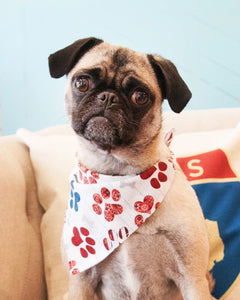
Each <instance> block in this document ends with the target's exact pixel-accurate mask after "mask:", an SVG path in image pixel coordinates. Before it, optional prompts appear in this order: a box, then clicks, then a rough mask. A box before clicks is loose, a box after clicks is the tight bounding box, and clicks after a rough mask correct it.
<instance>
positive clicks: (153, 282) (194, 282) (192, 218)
mask: <svg viewBox="0 0 240 300" xmlns="http://www.w3.org/2000/svg"><path fill="white" fill-rule="evenodd" d="M118 49H121V50H122V51H124V52H125V53H126V54H127V57H128V63H127V65H126V68H127V69H128V70H132V71H133V72H134V74H135V75H136V76H138V77H139V78H141V79H142V80H144V82H145V83H146V84H147V85H148V87H149V89H150V90H151V92H152V93H153V94H154V96H155V102H154V105H153V106H152V107H151V109H150V110H149V111H148V112H147V113H146V115H145V116H144V117H143V118H142V120H141V123H140V125H139V130H138V132H137V133H136V137H135V140H134V142H133V143H132V144H131V145H130V146H119V147H114V148H113V149H112V150H111V151H104V150H102V149H100V148H99V147H98V146H97V145H95V144H94V143H92V142H89V141H88V140H86V139H84V137H82V136H79V149H80V151H78V159H79V161H80V162H81V163H82V164H83V165H85V166H86V167H87V168H89V169H91V170H93V171H97V172H99V173H104V174H120V175H127V174H136V173H139V172H142V171H144V170H146V169H148V168H149V167H151V166H152V165H154V164H155V163H156V162H157V161H159V160H161V158H169V157H170V151H169V149H168V147H167V146H166V145H165V142H164V138H163V133H162V132H161V127H162V119H161V103H162V101H163V99H162V93H161V90H160V89H159V85H158V82H157V79H156V76H155V74H154V71H153V69H152V67H151V65H150V63H149V61H148V59H147V56H146V54H142V53H138V52H134V51H133V50H129V49H125V48H121V47H117V46H112V45H109V44H107V43H101V44H100V45H97V46H95V47H94V48H93V49H90V50H89V51H88V52H87V53H86V54H84V56H83V57H82V58H81V59H80V60H79V62H78V63H77V64H76V65H75V66H74V67H73V68H72V69H71V71H70V72H69V74H68V83H67V88H66V111H67V115H68V116H69V118H70V120H71V117H72V113H73V111H74V110H76V109H77V108H76V105H75V103H74V101H73V94H72V88H71V82H72V78H73V76H75V75H76V74H77V73H78V72H79V71H80V70H82V69H89V68H92V67H100V68H105V69H106V70H107V72H108V76H107V78H108V80H111V77H113V76H114V75H115V74H114V72H113V71H112V74H111V67H110V66H111V64H112V57H113V55H114V53H115V52H116V50H118ZM156 59H159V60H161V59H162V58H160V57H156ZM123 72H124V69H123V70H122V72H120V75H121V74H122V73H123ZM120 75H119V76H120ZM208 257H209V245H208V236H207V231H206V226H205V221H204V217H203V214H202V211H201V208H200V205H199V202H198V199H197V197H196V195H195V193H194V191H193V189H192V188H191V187H190V185H189V183H188V182H187V180H186V179H185V176H184V175H183V174H182V172H181V170H180V168H179V167H177V168H176V174H175V178H174V182H173V184H172V187H171V188H170V190H169V192H168V194H167V196H166V198H165V199H164V201H163V202H162V204H161V205H160V207H159V208H158V209H157V210H156V212H155V213H154V214H153V215H152V216H151V217H150V218H149V219H147V221H146V222H145V223H144V224H143V225H142V226H141V227H140V228H139V229H138V230H137V231H136V232H135V233H134V234H132V235H131V236H130V237H129V238H128V239H127V240H126V241H125V242H124V243H123V244H122V245H121V246H120V247H119V248H118V249H117V250H115V252H113V253H112V254H111V255H110V256H109V257H108V258H107V259H105V260H104V261H103V262H101V263H100V264H98V265H96V266H95V267H93V268H91V269H89V270H87V271H85V272H83V273H80V274H77V275H72V276H70V287H69V299H71V300H72V299H79V300H80V299H81V300H91V299H105V300H114V299H118V300H119V299H122V300H127V299H129V300H130V299H131V300H137V299H138V300H140V299H141V300H147V299H148V300H151V299H158V300H160V299H164V300H178V299H184V300H210V299H214V298H213V297H212V296H211V294H210V291H209V290H210V288H209V286H210V287H211V288H212V283H211V282H212V280H211V278H210V276H209V275H207V266H208ZM94 295H95V296H94ZM94 297H96V298H94Z"/></svg>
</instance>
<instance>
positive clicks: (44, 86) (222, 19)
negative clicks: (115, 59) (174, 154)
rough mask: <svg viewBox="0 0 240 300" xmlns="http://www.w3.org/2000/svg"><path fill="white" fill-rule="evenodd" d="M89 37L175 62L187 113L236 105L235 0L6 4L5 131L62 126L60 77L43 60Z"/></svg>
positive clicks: (1, 83)
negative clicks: (186, 90) (188, 94)
mask: <svg viewBox="0 0 240 300" xmlns="http://www.w3.org/2000/svg"><path fill="white" fill-rule="evenodd" d="M88 36H96V37H99V38H103V39H104V40H106V41H108V42H110V43H114V44H119V45H123V46H127V47H131V48H134V49H136V50H138V51H144V52H149V53H158V54H160V55H162V56H164V57H166V58H168V59H170V60H172V61H173V62H174V63H175V64H176V66H177V67H178V69H179V71H180V73H181V74H182V76H183V78H184V79H185V81H186V82H187V84H188V85H189V87H190V89H191V90H192V93H193V98H192V100H191V101H190V103H189V105H188V106H187V109H205V108H219V107H239V106H240V1H239V0H228V1H223V0H218V1H217V0H199V1H194V0H192V1H191V0H189V1H187V0H181V1H180V0H179V1H178V0H175V1H174V0H166V1H163V0H155V1H154V0H145V1H141V0H119V1H113V0H109V1H108V0H101V1H100V0H84V1H83V0H78V1H74V0H65V1H63V0H41V1H40V0H39V1H34V0H32V1H30V0H28V1H27V0H25V1H24V0H22V1H20V0H10V1H5V2H2V4H1V9H0V39H1V43H0V103H1V118H2V133H3V134H11V133H14V132H15V131H16V129H17V128H19V127H26V128H28V129H30V130H38V129H41V128H44V127H47V126H51V125H56V124H62V123H65V122H66V119H65V117H64V108H63V94H64V86H65V78H62V79H58V80H56V79H52V78H50V76H49V73H48V62H47V58H48V55H49V54H50V53H52V52H55V51H56V50H58V49H60V48H62V47H65V46H66V45H68V44H70V43H71V42H73V41H75V40H77V39H79V38H83V37H88ZM165 108H166V109H168V107H167V106H166V105H165Z"/></svg>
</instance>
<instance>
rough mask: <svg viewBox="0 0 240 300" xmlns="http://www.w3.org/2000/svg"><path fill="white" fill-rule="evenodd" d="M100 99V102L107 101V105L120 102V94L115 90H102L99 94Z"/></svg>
mask: <svg viewBox="0 0 240 300" xmlns="http://www.w3.org/2000/svg"><path fill="white" fill-rule="evenodd" d="M97 98H98V100H99V101H100V102H103V103H105V104H106V105H111V104H113V103H118V101H119V98H118V96H117V95H116V94H115V93H113V92H107V91H106V92H102V93H100V94H99V95H98V96H97Z"/></svg>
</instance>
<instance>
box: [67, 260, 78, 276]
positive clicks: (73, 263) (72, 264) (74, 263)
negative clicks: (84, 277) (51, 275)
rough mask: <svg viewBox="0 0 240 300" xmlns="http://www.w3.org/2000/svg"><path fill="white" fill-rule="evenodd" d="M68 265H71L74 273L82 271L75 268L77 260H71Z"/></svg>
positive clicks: (70, 267) (70, 268)
mask: <svg viewBox="0 0 240 300" xmlns="http://www.w3.org/2000/svg"><path fill="white" fill-rule="evenodd" d="M68 266H69V270H72V274H73V275H74V274H77V273H80V271H79V270H78V268H74V267H75V266H76V261H75V260H71V261H69V262H68Z"/></svg>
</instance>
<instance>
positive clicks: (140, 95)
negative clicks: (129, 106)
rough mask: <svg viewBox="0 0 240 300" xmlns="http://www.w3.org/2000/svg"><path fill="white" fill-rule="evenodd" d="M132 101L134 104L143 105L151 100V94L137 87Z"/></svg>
mask: <svg viewBox="0 0 240 300" xmlns="http://www.w3.org/2000/svg"><path fill="white" fill-rule="evenodd" d="M131 99H132V102H133V103H134V104H137V105H143V104H146V103H147V102H148V100H149V95H148V94H147V93H146V92H145V91H143V90H141V89H137V90H135V91H134V93H133V94H132V98H131Z"/></svg>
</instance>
